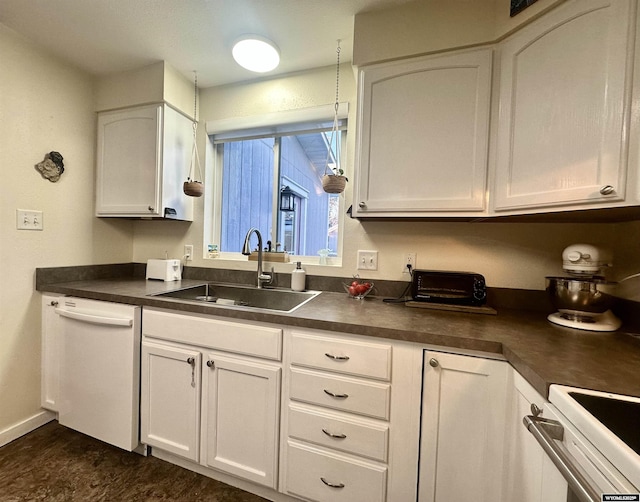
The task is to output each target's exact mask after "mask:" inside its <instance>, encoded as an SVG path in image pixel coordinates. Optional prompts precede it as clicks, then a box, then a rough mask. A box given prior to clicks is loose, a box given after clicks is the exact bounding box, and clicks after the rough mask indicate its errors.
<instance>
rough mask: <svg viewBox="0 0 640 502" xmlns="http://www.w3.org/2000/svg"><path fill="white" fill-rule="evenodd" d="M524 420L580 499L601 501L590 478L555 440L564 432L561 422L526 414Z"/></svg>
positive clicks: (594, 501) (584, 501) (588, 501)
mask: <svg viewBox="0 0 640 502" xmlns="http://www.w3.org/2000/svg"><path fill="white" fill-rule="evenodd" d="M522 421H523V423H524V426H525V427H526V428H527V430H528V431H529V432H530V433H531V434H533V437H534V438H536V441H538V443H540V446H542V449H543V450H544V451H545V453H546V454H547V455H548V456H549V458H550V459H551V461H552V462H553V463H554V465H555V466H556V467H557V468H558V470H559V471H560V473H561V474H562V476H563V477H564V479H566V480H567V483H568V484H569V487H570V488H571V490H572V491H573V492H574V494H575V495H576V496H577V497H578V499H579V500H580V501H581V502H600V500H601V498H600V493H599V492H598V491H596V489H595V488H594V487H593V486H592V484H591V482H590V481H589V479H588V478H587V477H586V476H585V475H584V474H582V472H580V471H579V470H578V468H577V467H576V466H575V464H574V463H573V461H572V459H571V456H570V455H568V454H567V453H565V451H564V450H562V449H560V448H559V447H558V446H557V445H556V443H555V442H554V437H553V436H555V435H556V433H557V432H560V434H562V432H563V429H562V425H561V424H560V422H558V421H556V420H549V419H546V418H542V417H534V416H532V415H528V416H525V417H524V418H523V419H522ZM558 428H559V431H558ZM550 430H551V431H552V432H551V433H550V432H549V431H550ZM558 438H559V439H562V436H561V435H560V436H556V439H558Z"/></svg>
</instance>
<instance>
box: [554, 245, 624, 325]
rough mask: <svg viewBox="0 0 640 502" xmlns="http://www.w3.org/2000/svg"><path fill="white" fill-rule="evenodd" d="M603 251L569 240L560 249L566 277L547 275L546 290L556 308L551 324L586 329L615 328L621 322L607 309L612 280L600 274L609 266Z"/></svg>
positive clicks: (610, 303)
mask: <svg viewBox="0 0 640 502" xmlns="http://www.w3.org/2000/svg"><path fill="white" fill-rule="evenodd" d="M610 266H611V263H610V260H608V259H607V256H606V255H605V253H603V251H602V250H600V249H598V248H597V247H595V246H592V245H590V244H572V245H571V246H569V247H567V248H565V250H564V251H563V252H562V268H563V269H564V271H565V272H567V273H568V274H569V277H547V278H546V280H547V293H548V294H549V297H550V299H551V302H552V303H553V305H554V307H556V308H557V309H558V312H555V313H553V314H550V315H549V316H548V317H547V319H548V320H549V321H551V322H552V323H554V324H559V325H560V326H566V327H569V328H577V329H583V330H587V331H615V330H617V329H618V328H619V327H620V326H621V324H622V322H621V321H620V319H618V318H617V317H616V316H615V315H614V314H613V313H612V312H611V310H609V309H610V308H611V306H612V305H613V303H614V302H615V296H614V295H613V289H614V288H615V286H616V283H614V282H608V281H606V280H605V279H604V277H603V276H602V275H601V274H602V270H603V269H604V268H606V267H610Z"/></svg>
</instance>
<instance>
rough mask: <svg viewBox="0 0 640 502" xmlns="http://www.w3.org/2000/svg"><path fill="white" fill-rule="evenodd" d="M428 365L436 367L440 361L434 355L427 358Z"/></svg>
mask: <svg viewBox="0 0 640 502" xmlns="http://www.w3.org/2000/svg"><path fill="white" fill-rule="evenodd" d="M429 366H431V367H432V368H437V367H438V366H440V363H439V362H438V360H437V359H436V358H435V357H432V358H431V359H429Z"/></svg>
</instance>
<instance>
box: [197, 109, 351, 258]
mask: <svg viewBox="0 0 640 502" xmlns="http://www.w3.org/2000/svg"><path fill="white" fill-rule="evenodd" d="M348 111H349V105H348V103H340V104H339V106H338V118H339V120H340V121H341V131H340V133H341V134H342V138H341V142H340V159H342V160H343V162H341V163H342V165H343V166H344V159H346V158H347V157H346V144H347V141H346V129H347V116H348ZM334 114H335V107H334V105H326V106H318V107H313V108H304V109H299V110H291V111H283V112H276V113H269V114H264V115H256V116H250V117H240V118H230V119H222V120H209V121H206V132H207V145H206V152H205V173H206V175H205V196H204V199H205V200H204V212H205V214H204V239H203V243H204V256H205V258H207V257H208V255H207V247H208V245H209V244H214V245H217V246H218V249H219V248H220V235H221V230H222V229H221V225H222V221H221V214H222V165H223V159H222V158H221V157H222V155H220V154H219V153H218V152H219V150H218V149H217V148H216V145H215V143H218V142H220V143H224V142H225V141H232V140H240V139H250V138H252V139H255V138H259V137H272V136H274V135H288V134H291V135H296V134H304V133H305V132H311V131H314V130H316V129H317V127H318V124H321V123H327V122H331V121H332V120H333V118H334ZM274 155H277V156H279V152H277V151H274ZM343 169H344V167H343ZM345 212H346V207H345V200H344V196H343V195H341V196H340V211H339V219H338V226H339V228H340V232H339V233H338V249H336V254H337V256H333V257H328V258H327V263H326V265H327V266H337V267H340V266H342V250H343V239H344V235H343V234H344V232H343V230H344V219H345ZM247 230H249V229H247ZM263 239H265V240H266V237H265V236H263ZM217 259H222V260H237V261H246V259H247V258H246V256H243V255H242V253H236V252H220V253H219V255H218V258H217ZM291 261H292V262H295V261H302V262H303V263H304V264H309V265H314V264H319V263H320V257H319V256H311V255H308V256H296V255H291Z"/></svg>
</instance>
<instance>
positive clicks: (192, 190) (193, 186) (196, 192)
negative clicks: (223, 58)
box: [182, 72, 204, 197]
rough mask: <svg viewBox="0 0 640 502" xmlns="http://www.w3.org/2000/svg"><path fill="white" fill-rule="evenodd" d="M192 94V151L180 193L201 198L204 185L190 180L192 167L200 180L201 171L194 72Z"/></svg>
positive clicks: (196, 78) (196, 76) (196, 91)
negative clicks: (185, 179)
mask: <svg viewBox="0 0 640 502" xmlns="http://www.w3.org/2000/svg"><path fill="white" fill-rule="evenodd" d="M193 87H194V93H193V149H192V150H191V164H190V165H189V175H188V176H187V181H185V182H184V183H183V184H182V191H183V192H184V193H185V195H188V196H189V197H202V194H203V193H204V185H203V184H202V181H196V180H195V179H193V178H192V176H193V171H194V165H195V166H196V168H197V170H198V175H199V177H200V179H202V170H201V169H200V156H199V155H198V145H197V138H196V136H197V132H198V119H197V112H198V108H197V103H198V101H197V100H198V75H197V74H195V72H194V85H193Z"/></svg>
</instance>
